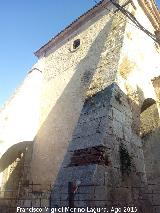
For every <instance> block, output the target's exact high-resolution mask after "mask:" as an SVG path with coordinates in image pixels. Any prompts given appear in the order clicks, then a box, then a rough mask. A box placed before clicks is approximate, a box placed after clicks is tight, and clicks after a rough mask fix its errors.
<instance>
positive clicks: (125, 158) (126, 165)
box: [120, 144, 132, 176]
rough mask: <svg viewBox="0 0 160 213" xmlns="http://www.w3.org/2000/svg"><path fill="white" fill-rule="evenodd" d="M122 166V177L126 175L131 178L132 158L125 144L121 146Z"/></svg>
mask: <svg viewBox="0 0 160 213" xmlns="http://www.w3.org/2000/svg"><path fill="white" fill-rule="evenodd" d="M120 164H121V172H122V175H125V174H126V175H128V176H129V175H130V173H131V167H132V158H131V156H130V155H129V153H128V151H127V149H126V148H125V147H124V146H123V144H121V145H120Z"/></svg>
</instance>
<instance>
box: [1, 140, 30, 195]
mask: <svg viewBox="0 0 160 213" xmlns="http://www.w3.org/2000/svg"><path fill="white" fill-rule="evenodd" d="M32 146H33V142H32V141H25V142H20V143H17V144H14V145H13V146H12V147H10V148H9V149H8V150H7V151H6V152H5V153H4V154H3V155H2V157H1V159H0V172H3V179H2V186H1V187H2V189H1V190H2V191H3V190H4V197H6V196H7V197H8V196H9V197H12V195H13V196H14V197H15V196H17V194H16V193H17V192H18V187H19V184H23V183H22V182H23V180H24V181H25V180H26V178H27V177H24V173H23V172H24V170H25V169H26V168H25V166H28V165H27V163H28V164H29V163H30V159H28V161H27V162H25V161H26V159H27V157H26V155H27V154H28V153H29V154H31V150H32ZM7 191H8V193H10V194H8V193H7Z"/></svg>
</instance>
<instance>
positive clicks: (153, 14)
mask: <svg viewBox="0 0 160 213" xmlns="http://www.w3.org/2000/svg"><path fill="white" fill-rule="evenodd" d="M138 3H139V5H140V6H141V7H142V9H143V11H144V12H145V14H146V15H147V17H148V18H149V20H150V22H151V23H152V25H153V27H154V28H155V31H160V12H159V10H158V7H157V5H156V2H155V0H150V3H149V2H146V0H138ZM151 5H152V6H151Z"/></svg>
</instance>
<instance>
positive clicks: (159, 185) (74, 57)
mask: <svg viewBox="0 0 160 213" xmlns="http://www.w3.org/2000/svg"><path fill="white" fill-rule="evenodd" d="M116 2H117V3H119V5H121V6H122V8H123V9H125V10H127V11H128V12H129V14H130V16H131V17H132V18H133V19H134V20H137V21H138V22H139V23H140V24H141V25H143V27H144V28H145V29H147V30H148V31H149V32H150V33H152V35H153V36H154V38H155V39H152V38H151V37H149V36H148V35H147V34H146V33H145V32H144V31H142V30H141V29H139V28H138V27H136V26H135V24H134V23H133V22H132V21H131V20H130V19H128V18H127V17H126V15H124V14H123V13H122V10H121V9H117V7H116V6H115V5H114V4H113V3H112V2H111V1H109V0H103V1H101V2H100V3H98V4H97V5H96V6H95V7H93V8H92V9H90V10H89V11H87V12H86V13H85V14H83V15H82V16H81V17H79V18H78V19H77V20H75V21H74V22H73V23H71V25H69V26H68V27H67V28H65V29H64V30H63V31H61V32H60V33H59V34H58V35H57V36H56V37H54V38H53V39H51V40H50V41H49V42H48V43H47V44H45V45H44V46H42V47H41V48H40V49H39V50H38V51H37V52H36V53H35V54H36V56H37V57H38V62H37V63H36V64H35V65H34V66H33V68H32V69H31V71H30V72H29V73H28V76H27V78H26V79H25V81H24V83H23V84H22V86H21V87H20V88H19V89H18V90H17V92H16V93H15V94H14V96H13V97H12V98H11V99H10V100H9V101H8V103H7V104H6V105H5V107H4V108H3V109H2V110H1V112H0V121H1V132H0V142H1V144H0V145H1V147H2V149H1V150H2V152H1V160H0V167H1V174H2V175H1V176H2V177H1V180H2V181H1V186H2V187H1V188H2V189H3V191H4V192H5V193H1V198H3V201H2V199H1V200H0V205H1V203H2V206H3V207H4V208H3V211H4V212H5V209H6V208H7V206H12V205H13V206H14V207H15V206H16V205H19V206H22V207H24V208H27V207H32V206H34V207H37V208H38V207H41V208H45V207H62V206H64V207H65V206H70V207H107V208H111V207H119V208H120V207H121V208H125V207H128V208H129V209H128V212H130V211H131V210H135V212H136V208H137V211H138V212H143V213H149V212H151V213H152V212H153V213H159V212H160V178H159V177H160V155H159V153H160V144H159V138H160V130H159V112H160V107H159V102H160V95H159V90H160V89H159V88H160V87H159V85H160V83H159V82H160V46H159V43H158V41H159V37H158V35H159V32H160V15H159V11H158V9H157V7H156V4H155V1H150V3H149V2H146V1H144V0H142V1H140V0H138V1H136V0H132V1H122V0H120V1H116ZM156 39H157V42H156ZM17 108H18V109H21V110H19V111H18V113H15V112H17ZM20 112H21V113H20ZM19 113H20V114H19ZM19 115H20V116H19ZM19 128H21V129H22V131H19ZM6 159H8V160H7V161H6ZM17 159H18V161H17ZM6 162H7V163H6ZM15 162H16V163H15ZM17 162H18V163H17ZM13 165H14V166H13ZM15 180H16V184H13V182H15ZM49 186H50V187H49ZM7 190H10V191H12V192H14V193H15V194H16V195H13V194H11V193H10V194H9V195H7V194H6V191H7ZM8 196H10V197H11V198H13V197H14V196H16V197H17V200H16V201H15V202H14V203H13V202H11V200H9V201H7V202H5V203H4V199H5V198H6V199H7V198H8ZM131 207H134V208H135V209H131V210H130V208H131ZM43 210H44V212H45V209H43ZM124 211H125V210H124ZM10 212H13V208H12V210H10Z"/></svg>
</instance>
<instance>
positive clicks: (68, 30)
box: [34, 0, 111, 57]
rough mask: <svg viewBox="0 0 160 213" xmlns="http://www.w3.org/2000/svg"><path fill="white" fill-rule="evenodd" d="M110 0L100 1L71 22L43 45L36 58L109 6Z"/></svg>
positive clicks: (36, 53)
mask: <svg viewBox="0 0 160 213" xmlns="http://www.w3.org/2000/svg"><path fill="white" fill-rule="evenodd" d="M110 4H111V2H110V0H102V1H100V2H99V3H98V4H96V5H95V6H94V7H92V8H91V9H90V10H88V11H87V12H85V13H84V14H83V15H81V16H79V17H78V18H77V19H76V20H75V21H73V22H72V23H71V24H70V25H69V26H67V27H66V28H65V29H63V30H62V31H61V32H59V33H58V34H57V35H56V36H55V37H53V38H52V39H51V40H49V41H48V42H47V43H46V44H45V45H43V46H42V47H41V48H40V49H39V50H37V51H36V52H35V53H34V54H35V56H37V57H40V56H41V55H42V53H44V52H45V51H46V50H47V49H48V48H50V47H51V46H55V45H57V44H58V43H59V42H61V41H62V40H64V38H65V37H67V36H69V35H71V34H72V33H73V32H74V31H75V30H76V29H78V28H79V27H81V26H82V25H83V24H84V23H86V22H87V21H89V20H90V19H91V18H93V17H94V16H95V15H97V13H99V12H101V11H102V10H104V7H106V6H108V5H110Z"/></svg>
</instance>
